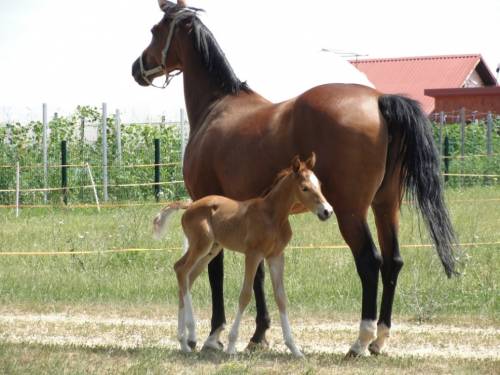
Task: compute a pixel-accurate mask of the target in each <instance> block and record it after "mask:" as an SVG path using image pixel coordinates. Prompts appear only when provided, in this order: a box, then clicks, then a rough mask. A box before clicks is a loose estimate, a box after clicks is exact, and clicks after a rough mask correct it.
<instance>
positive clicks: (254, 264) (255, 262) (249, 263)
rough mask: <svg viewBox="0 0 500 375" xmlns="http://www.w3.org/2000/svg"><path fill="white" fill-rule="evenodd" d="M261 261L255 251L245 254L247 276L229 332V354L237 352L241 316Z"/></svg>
mask: <svg viewBox="0 0 500 375" xmlns="http://www.w3.org/2000/svg"><path fill="white" fill-rule="evenodd" d="M261 261H262V257H261V256H260V255H257V254H256V253H255V252H253V253H252V251H250V252H249V254H248V253H247V255H246V256H245V278H244V281H243V287H242V288H241V293H240V300H239V304H238V311H237V313H236V318H235V319H234V323H233V326H232V327H231V332H229V342H228V344H227V352H228V353H229V354H235V353H236V341H237V340H238V332H239V329H240V323H241V318H242V317H243V312H244V311H245V309H246V307H247V306H248V303H249V302H250V300H251V299H252V285H253V281H254V279H255V273H256V272H257V268H258V267H259V263H260V262H261Z"/></svg>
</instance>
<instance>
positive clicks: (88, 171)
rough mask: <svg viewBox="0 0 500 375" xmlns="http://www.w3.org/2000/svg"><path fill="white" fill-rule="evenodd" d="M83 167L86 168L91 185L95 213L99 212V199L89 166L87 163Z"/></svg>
mask: <svg viewBox="0 0 500 375" xmlns="http://www.w3.org/2000/svg"><path fill="white" fill-rule="evenodd" d="M85 166H86V168H87V173H88V174H89V177H90V183H91V184H92V189H93V190H94V198H95V203H96V205H97V211H99V212H101V206H100V205H99V197H98V196H97V189H96V188H95V183H94V177H93V176H92V171H91V170H90V165H89V163H85Z"/></svg>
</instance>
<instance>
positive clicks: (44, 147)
mask: <svg viewBox="0 0 500 375" xmlns="http://www.w3.org/2000/svg"><path fill="white" fill-rule="evenodd" d="M42 116H43V134H42V155H43V188H44V189H47V188H48V187H49V165H48V161H47V137H48V131H49V129H48V128H49V123H48V121H47V103H43V105H42ZM47 201H48V194H47V190H45V191H44V192H43V203H45V204H47Z"/></svg>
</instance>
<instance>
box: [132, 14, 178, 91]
mask: <svg viewBox="0 0 500 375" xmlns="http://www.w3.org/2000/svg"><path fill="white" fill-rule="evenodd" d="M186 11H188V10H187V9H186V10H180V11H179V12H186ZM178 20H179V18H178V17H175V18H173V19H172V22H171V24H170V29H169V31H168V36H167V41H166V42H165V47H164V48H163V50H162V51H161V65H158V66H156V67H154V68H151V69H148V70H145V69H144V62H143V61H142V56H143V55H144V54H143V53H142V54H141V56H139V66H140V69H141V77H142V79H143V80H144V81H146V82H147V83H148V84H149V85H151V86H153V87H157V88H159V89H164V88H165V87H167V86H168V85H169V84H170V82H171V81H172V79H173V78H174V77H176V76H178V75H179V74H181V73H182V71H180V70H178V71H175V73H171V72H167V68H166V65H165V64H166V61H167V54H168V50H169V48H170V45H171V44H172V39H173V36H174V33H175V26H176V25H177V23H178V22H179V21H178ZM161 72H163V73H165V82H164V83H163V85H162V86H157V85H155V84H153V82H152V81H151V80H150V79H149V77H150V76H151V75H153V74H157V73H161Z"/></svg>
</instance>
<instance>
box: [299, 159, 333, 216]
mask: <svg viewBox="0 0 500 375" xmlns="http://www.w3.org/2000/svg"><path fill="white" fill-rule="evenodd" d="M315 164H316V155H315V154H314V152H313V153H312V155H311V156H310V157H309V159H307V160H306V161H305V162H302V161H301V160H300V158H299V156H295V157H294V158H293V160H292V167H291V171H292V173H293V178H294V181H295V192H294V194H295V197H296V199H297V201H299V202H300V203H301V204H302V205H304V207H305V208H307V209H308V210H309V211H311V212H312V213H314V214H316V215H317V216H318V218H319V219H320V220H322V221H324V220H327V219H328V218H329V217H330V216H332V213H333V208H332V206H331V205H330V203H328V201H327V200H326V199H325V197H324V196H323V193H322V192H321V183H320V182H319V180H318V178H317V177H316V175H315V174H314V172H313V171H312V169H313V168H314V165H315Z"/></svg>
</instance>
